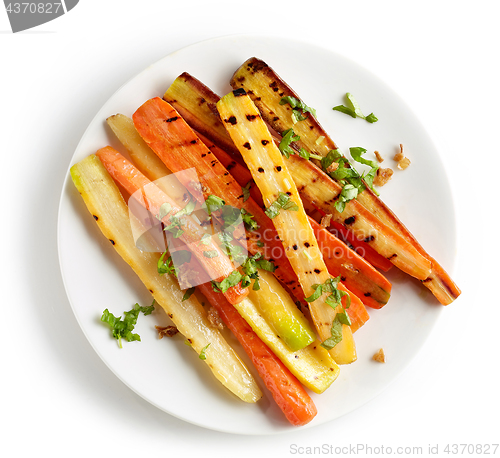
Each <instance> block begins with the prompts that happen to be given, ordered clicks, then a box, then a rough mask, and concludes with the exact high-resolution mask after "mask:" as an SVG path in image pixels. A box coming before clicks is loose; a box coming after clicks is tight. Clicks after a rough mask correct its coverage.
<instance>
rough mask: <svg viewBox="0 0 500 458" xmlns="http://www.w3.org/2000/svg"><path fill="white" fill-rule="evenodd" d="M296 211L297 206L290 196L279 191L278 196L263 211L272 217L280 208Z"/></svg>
mask: <svg viewBox="0 0 500 458" xmlns="http://www.w3.org/2000/svg"><path fill="white" fill-rule="evenodd" d="M282 209H283V210H288V211H294V212H296V211H298V210H299V206H298V205H297V204H296V203H295V202H294V201H293V200H292V199H291V198H290V196H289V195H288V194H285V193H284V192H280V193H279V195H278V198H277V199H276V200H275V201H274V202H273V203H272V204H271V205H270V206H269V207H268V208H267V209H266V211H265V213H266V215H267V216H269V218H271V219H273V218H276V216H278V215H279V213H280V210H282Z"/></svg>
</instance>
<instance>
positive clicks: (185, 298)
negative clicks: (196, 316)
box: [182, 286, 196, 302]
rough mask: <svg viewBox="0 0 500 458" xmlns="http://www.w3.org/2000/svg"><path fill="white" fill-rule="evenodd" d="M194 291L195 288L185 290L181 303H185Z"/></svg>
mask: <svg viewBox="0 0 500 458" xmlns="http://www.w3.org/2000/svg"><path fill="white" fill-rule="evenodd" d="M195 289H196V288H195V287H194V286H192V287H191V288H189V289H187V290H186V292H185V293H184V296H182V302H184V301H187V300H188V299H189V298H190V297H191V296H192V295H193V293H194V291H195Z"/></svg>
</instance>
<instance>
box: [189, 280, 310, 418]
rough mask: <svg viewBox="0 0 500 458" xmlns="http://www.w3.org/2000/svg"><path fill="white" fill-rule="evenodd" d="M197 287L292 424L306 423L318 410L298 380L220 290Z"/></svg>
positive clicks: (206, 286)
mask: <svg viewBox="0 0 500 458" xmlns="http://www.w3.org/2000/svg"><path fill="white" fill-rule="evenodd" d="M198 288H199V291H200V292H201V293H202V294H203V295H204V296H205V297H206V298H207V299H208V301H209V302H210V304H211V305H212V306H213V307H214V308H215V309H216V310H217V312H218V313H219V316H220V317H221V318H222V320H223V321H224V323H225V324H226V326H227V327H228V328H229V329H230V330H231V331H232V333H233V334H234V335H235V336H236V338H237V339H238V340H239V342H240V343H241V345H242V346H243V349H244V350H245V352H246V353H247V355H248V356H249V357H250V359H251V360H252V363H253V364H254V365H255V368H256V369H257V372H258V373H259V375H260V377H261V378H262V380H263V381H264V383H265V385H266V387H267V389H268V390H269V391H270V392H271V394H272V396H273V398H274V400H275V401H276V403H277V404H278V406H279V408H280V409H281V410H282V411H283V413H284V414H285V416H286V418H287V419H288V421H289V422H290V423H291V424H292V425H294V426H302V425H305V424H306V423H309V422H310V421H311V420H312V419H313V418H314V417H315V416H316V413H317V410H316V406H315V405H314V402H313V400H312V399H311V397H310V396H309V395H308V394H307V392H306V390H305V389H304V387H303V386H302V385H301V384H300V382H299V381H298V380H297V379H296V378H295V376H294V375H292V373H291V372H290V371H289V370H288V369H287V368H286V367H285V365H284V364H283V363H282V362H281V361H280V359H279V358H278V357H277V356H276V355H275V354H274V353H273V352H272V351H271V350H270V349H269V347H268V346H267V345H266V344H265V343H264V342H262V340H260V339H259V337H258V336H257V334H255V332H253V330H252V328H251V327H250V325H249V324H248V323H247V322H246V321H245V320H244V319H243V318H242V317H241V316H240V314H239V313H238V312H237V311H236V309H235V308H234V307H233V306H232V305H231V304H230V303H229V302H228V301H227V300H226V299H225V298H224V297H223V296H222V295H221V294H218V293H216V292H215V291H214V290H213V289H212V288H211V287H210V285H208V284H207V283H205V284H203V285H200V286H199V287H198Z"/></svg>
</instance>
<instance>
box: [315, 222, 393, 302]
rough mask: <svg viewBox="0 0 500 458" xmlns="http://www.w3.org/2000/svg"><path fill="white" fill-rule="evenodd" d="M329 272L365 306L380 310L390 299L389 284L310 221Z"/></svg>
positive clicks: (323, 229)
mask: <svg viewBox="0 0 500 458" xmlns="http://www.w3.org/2000/svg"><path fill="white" fill-rule="evenodd" d="M309 222H310V223H311V227H312V228H313V231H314V235H315V236H316V240H317V241H318V245H319V247H320V250H321V252H322V254H323V259H324V260H325V264H326V266H327V268H328V271H329V272H330V273H331V274H332V275H333V276H334V277H338V276H340V278H341V281H342V282H343V283H344V284H345V285H346V286H347V287H348V288H349V289H350V290H351V291H352V292H353V293H354V294H356V296H358V297H359V298H360V299H361V300H362V301H363V303H364V304H365V305H368V306H369V307H373V308H377V309H379V308H381V307H383V306H384V305H385V304H386V303H387V301H388V300H389V297H390V292H391V284H390V283H389V281H388V280H387V279H386V278H385V277H384V276H383V275H382V274H381V273H380V272H379V271H378V270H377V269H375V268H374V267H373V266H372V265H370V264H368V262H366V261H365V260H364V259H363V258H362V257H361V256H359V255H358V254H356V253H355V252H354V251H353V250H351V249H350V248H348V247H347V245H345V243H343V242H342V241H340V240H339V239H338V238H337V237H335V236H334V235H333V234H332V233H330V232H328V231H327V230H326V229H325V228H324V227H323V226H321V225H320V224H318V223H317V222H316V221H315V220H314V219H312V218H309Z"/></svg>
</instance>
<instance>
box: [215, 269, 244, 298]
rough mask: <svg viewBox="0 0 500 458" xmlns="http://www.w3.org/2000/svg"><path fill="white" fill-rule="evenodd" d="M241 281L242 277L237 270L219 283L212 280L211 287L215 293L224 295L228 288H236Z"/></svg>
mask: <svg viewBox="0 0 500 458" xmlns="http://www.w3.org/2000/svg"><path fill="white" fill-rule="evenodd" d="M242 279H243V275H241V273H240V272H239V271H238V270H234V271H233V272H231V273H230V274H229V276H228V277H226V278H224V280H222V281H220V282H218V281H215V280H212V287H213V288H214V290H215V291H218V292H221V293H225V292H226V291H227V290H228V289H229V288H232V287H233V286H236V285H237V284H238V283H239V282H240V281H241V280H242Z"/></svg>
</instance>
